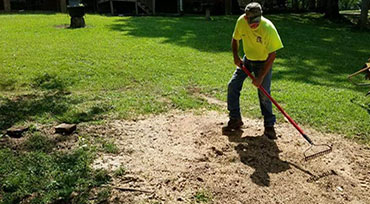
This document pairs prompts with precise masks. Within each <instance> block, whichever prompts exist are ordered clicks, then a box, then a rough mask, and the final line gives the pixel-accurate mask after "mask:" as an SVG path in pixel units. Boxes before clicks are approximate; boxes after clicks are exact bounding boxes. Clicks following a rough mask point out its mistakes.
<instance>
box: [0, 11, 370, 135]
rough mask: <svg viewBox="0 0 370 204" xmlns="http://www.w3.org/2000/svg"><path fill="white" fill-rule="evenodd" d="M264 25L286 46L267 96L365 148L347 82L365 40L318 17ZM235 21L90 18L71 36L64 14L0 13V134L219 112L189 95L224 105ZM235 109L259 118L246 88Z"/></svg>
mask: <svg viewBox="0 0 370 204" xmlns="http://www.w3.org/2000/svg"><path fill="white" fill-rule="evenodd" d="M267 17H268V18H269V19H271V20H272V21H273V22H274V23H275V25H276V27H277V29H278V30H279V33H280V35H281V38H282V40H283V43H284V45H285V48H284V49H282V50H281V51H278V56H277V60H276V63H275V66H274V72H273V85H272V95H273V97H274V98H275V99H276V100H277V101H278V102H279V103H281V105H282V106H283V107H284V109H285V110H286V111H287V112H288V113H289V114H290V115H291V116H292V117H293V118H294V120H296V121H297V122H298V123H300V124H304V125H307V126H311V127H313V128H315V129H317V130H320V131H323V132H333V133H340V134H343V135H346V136H348V137H350V138H354V137H356V138H357V139H359V141H364V142H369V140H370V125H369V124H370V123H369V121H370V120H369V109H370V108H369V97H368V98H365V97H364V95H365V93H367V90H368V89H367V88H361V87H355V86H354V85H352V84H350V83H349V82H348V81H347V79H346V77H347V75H349V74H351V73H353V72H355V71H357V70H359V69H360V68H361V67H362V65H363V64H364V63H365V61H366V60H367V58H368V57H369V53H370V47H369V44H370V34H369V33H366V32H358V31H355V30H352V29H351V28H350V27H349V26H347V25H341V24H334V23H331V22H328V21H326V20H324V19H323V18H322V16H321V15H316V14H303V15H301V14H299V15H298V14H284V15H270V16H267ZM236 19H237V16H226V17H215V18H214V20H213V21H205V20H204V18H203V17H197V16H185V17H105V16H99V15H87V16H86V22H87V28H84V29H75V30H73V29H65V28H64V26H63V25H65V24H68V23H69V17H68V16H67V15H65V14H49V15H43V14H29V15H27V14H22V15H6V14H3V15H0V24H1V27H0V35H1V38H0V49H1V52H0V66H1V67H0V78H1V80H0V93H1V97H0V119H1V120H0V121H1V122H0V129H5V128H8V127H10V126H12V125H14V124H22V123H24V122H26V121H30V122H32V121H37V122H43V123H49V122H52V121H60V122H77V123H78V122H89V121H96V120H101V119H104V118H106V117H109V118H135V117H137V116H138V115H142V114H152V113H153V114H158V113H162V112H166V111H168V110H170V109H174V108H176V109H181V110H188V109H198V108H208V109H215V107H214V106H212V105H209V104H207V103H206V102H205V101H204V100H202V99H200V98H198V97H196V96H194V95H193V94H192V91H191V90H192V89H193V88H194V87H195V88H197V89H198V90H199V91H200V92H201V93H204V94H208V95H211V96H213V97H217V98H218V99H220V100H225V99H226V89H227V82H228V80H229V79H230V77H231V74H232V73H233V71H234V65H233V63H232V56H231V52H230V39H231V34H232V31H233V28H234V24H235V21H236ZM241 103H242V110H243V114H244V115H245V116H246V117H259V118H260V114H259V105H258V103H257V97H256V90H255V89H254V88H253V87H252V86H251V85H250V83H249V81H247V82H246V83H245V87H244V90H243V93H242V102H241ZM277 115H279V121H280V122H281V121H282V116H281V115H280V114H277Z"/></svg>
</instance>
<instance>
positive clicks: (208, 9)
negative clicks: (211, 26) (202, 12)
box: [206, 7, 211, 20]
mask: <svg viewBox="0 0 370 204" xmlns="http://www.w3.org/2000/svg"><path fill="white" fill-rule="evenodd" d="M206 19H207V20H211V9H210V8H209V7H207V8H206Z"/></svg>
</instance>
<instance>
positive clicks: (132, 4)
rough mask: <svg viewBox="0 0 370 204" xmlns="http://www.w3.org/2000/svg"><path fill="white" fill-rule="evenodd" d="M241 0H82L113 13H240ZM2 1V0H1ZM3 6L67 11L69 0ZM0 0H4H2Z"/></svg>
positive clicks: (8, 1) (22, 0)
mask: <svg viewBox="0 0 370 204" xmlns="http://www.w3.org/2000/svg"><path fill="white" fill-rule="evenodd" d="M239 1H240V0H82V3H84V4H85V5H86V9H87V11H88V12H98V13H111V14H112V15H120V14H123V15H156V14H164V13H175V14H181V13H203V12H205V10H206V9H209V10H210V11H211V13H212V14H231V13H236V14H238V13H240V6H239ZM0 2H1V0H0ZM2 2H3V4H2V5H0V9H2V10H5V11H7V12H9V11H11V10H48V11H57V12H66V8H67V5H68V2H69V0H2ZM0 4H1V3H0Z"/></svg>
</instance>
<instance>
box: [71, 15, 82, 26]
mask: <svg viewBox="0 0 370 204" xmlns="http://www.w3.org/2000/svg"><path fill="white" fill-rule="evenodd" d="M83 27H85V19H84V17H71V25H70V28H83Z"/></svg>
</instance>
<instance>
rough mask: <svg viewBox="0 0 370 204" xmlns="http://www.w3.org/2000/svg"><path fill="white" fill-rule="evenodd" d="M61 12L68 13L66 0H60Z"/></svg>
mask: <svg viewBox="0 0 370 204" xmlns="http://www.w3.org/2000/svg"><path fill="white" fill-rule="evenodd" d="M60 12H62V13H67V2H66V0H60Z"/></svg>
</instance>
